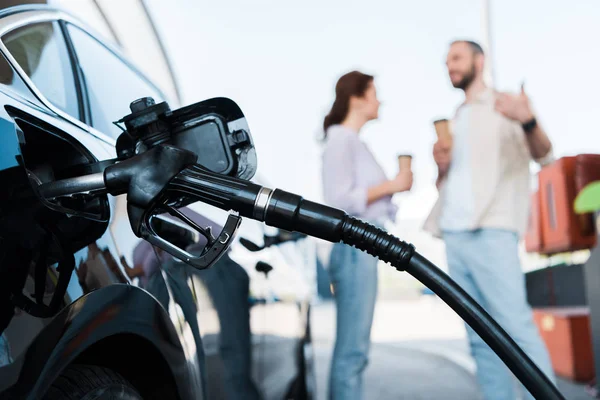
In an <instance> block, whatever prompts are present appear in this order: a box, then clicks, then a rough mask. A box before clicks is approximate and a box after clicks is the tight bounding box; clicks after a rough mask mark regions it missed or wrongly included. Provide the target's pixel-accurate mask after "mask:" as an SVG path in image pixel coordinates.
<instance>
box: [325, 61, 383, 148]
mask: <svg viewBox="0 0 600 400" xmlns="http://www.w3.org/2000/svg"><path fill="white" fill-rule="evenodd" d="M373 79H374V78H373V76H371V75H367V74H363V73H362V72H358V71H352V72H349V73H347V74H345V75H343V76H342V77H341V78H340V79H339V80H338V81H337V84H336V85H335V101H334V102H333V106H332V107H331V111H329V114H327V116H326V117H325V120H324V121H323V130H324V131H325V135H326V136H327V129H328V128H329V127H330V126H331V125H335V124H340V123H342V122H343V121H344V119H346V116H347V115H348V109H349V107H350V98H351V97H352V96H357V97H361V96H363V95H364V94H365V92H366V91H367V89H368V88H369V84H370V83H371V82H373Z"/></svg>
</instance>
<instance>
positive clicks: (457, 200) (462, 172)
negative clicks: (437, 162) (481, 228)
mask: <svg viewBox="0 0 600 400" xmlns="http://www.w3.org/2000/svg"><path fill="white" fill-rule="evenodd" d="M471 111H472V110H471V106H470V105H464V106H463V107H461V108H460V109H459V110H458V112H457V114H456V117H455V119H454V122H453V126H452V136H453V140H452V142H453V143H452V162H451V164H450V169H449V171H448V177H447V181H446V183H445V186H446V196H445V198H444V202H443V205H442V215H441V217H440V228H441V230H442V231H464V230H468V229H470V227H471V226H472V223H473V210H474V204H473V203H474V201H473V185H472V179H471V177H472V170H471V169H472V168H473V167H475V168H476V166H472V165H471V160H472V158H473V157H471V154H470V152H471V149H470V146H469V137H468V135H470V134H474V132H469V114H470V113H471Z"/></svg>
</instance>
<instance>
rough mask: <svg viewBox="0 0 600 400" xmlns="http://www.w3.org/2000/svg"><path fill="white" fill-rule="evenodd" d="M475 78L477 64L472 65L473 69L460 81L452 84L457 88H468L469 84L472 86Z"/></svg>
mask: <svg viewBox="0 0 600 400" xmlns="http://www.w3.org/2000/svg"><path fill="white" fill-rule="evenodd" d="M473 80H475V65H474V64H473V65H471V70H470V71H469V72H467V73H466V74H465V76H463V78H462V79H461V80H460V81H458V83H453V84H452V86H454V87H455V88H457V89H462V90H466V89H467V88H468V87H469V86H471V83H473Z"/></svg>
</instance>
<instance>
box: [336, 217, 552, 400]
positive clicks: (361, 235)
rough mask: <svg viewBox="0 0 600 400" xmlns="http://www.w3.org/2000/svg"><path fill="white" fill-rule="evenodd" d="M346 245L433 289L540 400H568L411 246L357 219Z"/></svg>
mask: <svg viewBox="0 0 600 400" xmlns="http://www.w3.org/2000/svg"><path fill="white" fill-rule="evenodd" d="M342 241H343V242H344V243H346V244H348V245H351V246H354V247H356V248H357V249H360V250H363V251H366V252H367V253H369V254H371V255H373V256H375V257H378V258H379V259H381V260H383V261H386V262H389V263H390V264H391V265H392V266H394V267H396V269H398V270H400V271H406V272H408V273H409V274H411V275H412V276H413V277H415V278H416V279H417V280H419V281H420V282H421V283H423V284H424V285H425V286H426V287H428V288H429V289H431V290H432V291H433V292H434V293H435V294H437V295H438V296H439V297H440V298H441V299H442V300H443V301H444V302H445V303H446V304H448V305H449V306H450V307H451V308H452V309H453V310H454V311H455V312H456V313H457V314H458V315H459V316H460V317H461V318H462V319H463V320H464V321H465V322H466V323H467V324H469V326H470V327H471V328H473V330H474V331H475V332H477V334H478V335H479V336H480V337H481V338H482V339H483V340H484V341H485V342H486V343H487V344H488V345H489V346H490V347H491V349H492V350H493V351H494V352H495V353H496V354H498V356H499V357H500V358H501V359H502V361H504V363H505V364H506V366H507V367H508V368H509V369H510V370H511V371H512V372H513V373H514V374H515V375H516V376H517V377H518V378H519V380H520V381H521V383H522V384H523V385H524V386H525V387H526V388H527V390H529V392H530V393H531V394H532V395H533V396H534V397H535V398H536V399H543V400H554V399H557V400H558V399H560V400H564V397H563V396H562V394H560V392H559V391H558V389H557V388H556V386H555V385H554V384H553V383H552V382H551V381H550V380H549V379H548V377H547V376H546V375H545V374H544V373H543V372H542V371H541V370H540V369H539V368H538V367H537V366H536V365H535V364H534V363H533V362H532V361H531V359H530V358H529V357H528V356H527V355H526V354H525V353H524V352H523V350H521V348H520V347H519V346H518V345H517V343H515V341H514V340H512V338H511V337H510V336H509V335H508V334H507V333H506V331H504V329H502V327H501V326H500V325H499V324H498V323H497V322H496V321H495V320H494V319H493V318H492V317H490V315H489V314H488V313H487V312H486V311H485V310H484V309H483V308H482V307H481V306H480V305H479V304H477V303H476V302H475V301H474V300H473V298H472V297H471V296H469V295H468V294H467V293H466V292H465V291H464V290H463V289H462V288H461V287H460V286H459V285H458V284H457V283H456V282H454V281H453V280H452V279H451V278H450V277H449V276H448V275H447V274H446V273H445V272H443V271H442V270H440V269H439V268H438V267H436V266H435V265H434V264H433V263H431V262H430V261H428V260H427V259H426V258H425V257H423V256H421V255H420V254H418V253H416V252H415V250H414V247H413V246H412V245H411V244H408V243H406V242H403V241H401V240H400V239H398V238H396V237H394V236H392V235H390V234H389V233H387V232H385V231H384V230H382V229H380V228H378V227H376V226H373V225H371V224H368V223H366V222H364V221H361V220H359V219H356V218H353V217H347V218H346V220H345V221H344V224H343V226H342Z"/></svg>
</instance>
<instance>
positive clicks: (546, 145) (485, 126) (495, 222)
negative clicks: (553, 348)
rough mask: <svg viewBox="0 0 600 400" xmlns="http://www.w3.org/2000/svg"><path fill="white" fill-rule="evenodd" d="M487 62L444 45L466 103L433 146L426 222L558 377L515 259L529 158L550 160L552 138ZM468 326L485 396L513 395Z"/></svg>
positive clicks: (473, 51)
mask: <svg viewBox="0 0 600 400" xmlns="http://www.w3.org/2000/svg"><path fill="white" fill-rule="evenodd" d="M484 61H485V57H484V53H483V50H482V48H481V46H479V45H478V44H477V43H474V42H470V41H456V42H453V43H452V44H451V46H450V50H449V53H448V57H447V61H446V64H447V67H448V72H449V75H450V80H451V82H452V85H453V86H454V87H455V88H457V89H461V90H462V91H463V92H464V93H465V101H464V103H463V104H462V105H461V106H460V107H459V108H458V110H457V112H456V114H455V117H454V119H453V123H452V131H453V134H452V139H451V140H447V139H445V140H443V139H440V140H438V142H436V144H435V145H434V149H433V156H434V159H435V162H436V164H437V166H438V179H437V182H436V184H437V186H438V189H439V194H440V195H439V199H438V201H437V203H436V204H435V206H434V208H433V210H432V212H431V214H430V216H429V217H428V219H427V221H426V223H425V229H426V230H427V231H429V232H431V233H433V234H434V235H435V236H438V237H442V238H443V240H444V242H445V245H446V255H447V259H448V268H449V273H450V276H451V277H452V278H453V279H454V280H455V281H456V282H457V283H458V284H459V285H460V286H461V287H462V288H463V289H465V290H466V291H467V292H468V293H469V294H470V295H471V296H472V297H473V298H474V299H475V300H476V301H477V302H478V303H479V304H480V305H481V306H483V307H484V308H485V309H486V311H488V313H490V315H491V316H492V317H493V318H494V319H495V320H496V321H497V322H498V323H500V325H501V326H502V327H503V328H504V329H505V330H506V331H507V332H508V333H509V334H510V336H511V337H512V338H513V339H514V340H515V341H516V342H517V343H518V344H519V346H520V347H521V348H522V349H523V350H524V351H525V352H526V353H527V355H528V356H529V357H531V359H532V360H533V361H534V362H535V363H536V364H537V365H538V367H539V368H540V369H541V370H542V371H544V373H545V374H546V375H548V377H549V378H550V379H551V380H554V376H553V372H552V366H551V363H550V359H549V356H548V352H547V349H546V347H545V345H544V343H543V341H542V339H541V337H540V335H539V332H538V330H537V327H536V325H535V324H534V321H533V314H532V311H531V308H530V307H529V305H528V303H527V299H526V294H525V283H524V275H523V272H522V270H521V266H520V261H519V256H518V241H519V236H520V235H521V234H523V233H524V231H525V228H526V223H527V216H528V215H527V214H528V207H529V203H528V201H529V181H530V174H529V163H530V160H531V159H533V160H535V161H537V162H538V163H540V164H545V163H547V162H549V161H550V160H551V159H552V145H551V143H550V140H549V139H548V136H547V135H546V133H545V132H544V130H543V129H542V127H541V126H540V124H539V123H538V122H537V121H536V119H535V115H534V114H533V111H532V109H531V107H530V104H529V100H528V97H527V95H526V94H525V91H524V89H523V88H521V92H520V94H518V95H512V94H506V93H497V92H495V91H494V90H493V89H492V88H488V87H487V86H486V84H485V83H484V80H483V67H484ZM467 332H468V338H469V344H470V347H471V352H472V354H473V357H474V358H475V361H476V363H477V378H478V381H479V384H480V387H481V390H482V392H483V394H484V397H485V398H486V399H487V400H504V399H507V400H508V399H510V400H514V399H515V398H518V396H517V395H516V392H515V386H514V382H515V381H514V380H513V377H512V375H511V373H510V371H509V370H508V368H507V367H506V366H505V365H504V363H503V362H502V361H501V360H500V358H499V357H498V356H496V355H495V353H493V351H492V350H491V349H490V348H489V347H488V346H487V344H485V342H483V340H482V339H481V338H480V337H479V336H478V335H477V334H476V333H475V332H474V331H473V330H471V329H470V328H469V327H468V326H467ZM523 390H524V393H525V395H526V396H530V394H529V393H528V392H527V391H526V390H525V389H523ZM530 398H531V397H530Z"/></svg>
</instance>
